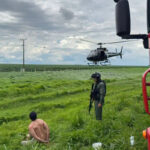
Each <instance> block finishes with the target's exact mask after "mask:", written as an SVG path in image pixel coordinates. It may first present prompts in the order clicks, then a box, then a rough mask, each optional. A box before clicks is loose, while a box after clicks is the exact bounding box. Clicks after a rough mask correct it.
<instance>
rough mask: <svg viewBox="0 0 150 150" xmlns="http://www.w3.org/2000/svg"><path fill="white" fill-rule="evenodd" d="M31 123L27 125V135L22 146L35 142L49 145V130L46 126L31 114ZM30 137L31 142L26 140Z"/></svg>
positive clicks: (34, 114)
mask: <svg viewBox="0 0 150 150" xmlns="http://www.w3.org/2000/svg"><path fill="white" fill-rule="evenodd" d="M29 117H30V119H31V120H32V122H31V123H30V125H29V135H28V136H27V141H22V142H21V143H22V145H27V144H30V143H32V142H34V141H35V140H36V141H38V142H42V143H49V128H48V125H47V124H46V123H45V122H44V121H43V120H41V119H37V114H36V113H35V112H31V113H30V115H29ZM29 137H32V138H33V139H32V140H28V139H29Z"/></svg>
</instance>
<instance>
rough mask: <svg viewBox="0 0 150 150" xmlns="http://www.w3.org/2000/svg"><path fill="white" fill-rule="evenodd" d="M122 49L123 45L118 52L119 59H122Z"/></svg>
mask: <svg viewBox="0 0 150 150" xmlns="http://www.w3.org/2000/svg"><path fill="white" fill-rule="evenodd" d="M122 50H123V46H122V47H121V51H120V53H119V55H120V58H121V59H122Z"/></svg>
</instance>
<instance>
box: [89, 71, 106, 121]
mask: <svg viewBox="0 0 150 150" xmlns="http://www.w3.org/2000/svg"><path fill="white" fill-rule="evenodd" d="M91 78H92V79H93V80H94V84H93V85H92V89H91V98H92V101H94V104H95V115H96V120H102V108H103V104H104V97H105V95H106V85H105V82H104V81H102V80H101V74H100V73H94V74H92V76H91Z"/></svg>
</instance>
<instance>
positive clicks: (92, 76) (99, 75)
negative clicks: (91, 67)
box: [91, 72, 101, 79]
mask: <svg viewBox="0 0 150 150" xmlns="http://www.w3.org/2000/svg"><path fill="white" fill-rule="evenodd" d="M91 78H96V79H100V78H101V74H100V73H98V72H95V73H93V74H92V75H91Z"/></svg>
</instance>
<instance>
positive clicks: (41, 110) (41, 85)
mask: <svg viewBox="0 0 150 150" xmlns="http://www.w3.org/2000/svg"><path fill="white" fill-rule="evenodd" d="M146 69H147V68H146V67H112V68H111V67H102V68H94V69H91V68H90V69H87V68H86V69H80V70H77V69H75V70H70V69H69V70H67V69H66V70H61V71H49V72H25V73H21V72H7V73H6V72H1V73H0V150H92V147H91V145H92V143H94V142H102V143H103V147H102V148H101V150H145V149H147V141H146V140H144V139H143V137H142V131H143V130H144V129H146V128H147V127H149V126H150V116H148V115H147V114H146V113H145V111H144V106H143V99H142V89H141V77H142V74H143V72H144V71H145V70H146ZM95 71H97V72H101V74H102V78H103V79H105V80H106V83H107V96H106V98H105V105H104V109H103V121H102V122H99V121H96V120H95V116H94V109H92V113H91V115H89V114H88V105H89V92H90V88H91V80H90V75H91V74H92V73H94V72H95ZM31 111H36V112H37V113H38V117H39V118H41V119H43V120H45V121H46V122H47V124H48V125H49V127H50V144H49V145H43V144H39V143H35V144H34V145H32V146H26V147H25V146H21V144H20V142H21V141H22V140H23V139H24V138H25V136H26V134H27V133H28V125H29V123H30V120H29V118H28V115H29V113H30V112H31ZM131 135H133V136H134V137H135V145H134V146H133V147H132V146H130V140H129V138H130V136H131Z"/></svg>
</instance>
